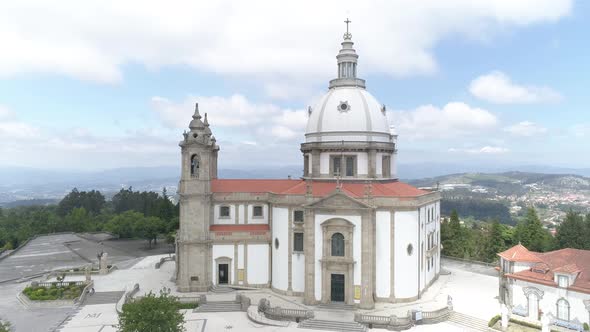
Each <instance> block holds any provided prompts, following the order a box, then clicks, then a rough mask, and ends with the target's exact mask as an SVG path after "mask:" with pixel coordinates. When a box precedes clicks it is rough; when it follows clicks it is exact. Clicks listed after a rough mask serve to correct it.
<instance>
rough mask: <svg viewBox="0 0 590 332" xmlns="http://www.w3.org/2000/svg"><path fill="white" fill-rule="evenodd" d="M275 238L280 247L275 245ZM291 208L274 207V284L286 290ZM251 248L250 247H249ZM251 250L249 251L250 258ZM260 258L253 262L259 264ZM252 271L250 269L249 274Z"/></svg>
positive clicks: (275, 286)
mask: <svg viewBox="0 0 590 332" xmlns="http://www.w3.org/2000/svg"><path fill="white" fill-rule="evenodd" d="M275 239H278V241H279V247H278V248H277V247H276V246H275ZM289 240H290V239H289V209H288V208H283V207H273V208H272V242H271V247H272V286H273V287H274V288H276V289H280V290H284V291H286V290H287V288H288V287H289V251H288V250H289ZM248 249H249V247H248ZM249 257H250V252H249V251H248V258H249ZM258 261H259V258H254V260H253V261H248V262H252V264H258ZM249 273H250V271H249V270H248V275H249Z"/></svg>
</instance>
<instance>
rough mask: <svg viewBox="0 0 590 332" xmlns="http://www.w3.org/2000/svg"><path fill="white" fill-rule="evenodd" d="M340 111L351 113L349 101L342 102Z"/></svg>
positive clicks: (339, 107)
mask: <svg viewBox="0 0 590 332" xmlns="http://www.w3.org/2000/svg"><path fill="white" fill-rule="evenodd" d="M338 110H339V111H340V112H348V111H350V105H348V101H341V102H340V104H339V105H338Z"/></svg>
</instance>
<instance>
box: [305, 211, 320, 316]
mask: <svg viewBox="0 0 590 332" xmlns="http://www.w3.org/2000/svg"><path fill="white" fill-rule="evenodd" d="M304 228H305V238H304V242H305V248H303V250H304V254H305V291H304V294H303V303H304V304H307V305H311V304H315V303H316V302H317V301H316V299H315V214H314V212H313V210H312V209H305V218H304Z"/></svg>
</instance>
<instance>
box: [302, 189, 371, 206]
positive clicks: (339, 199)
mask: <svg viewBox="0 0 590 332" xmlns="http://www.w3.org/2000/svg"><path fill="white" fill-rule="evenodd" d="M307 206H308V207H311V208H325V209H369V208H371V206H370V205H367V204H365V203H363V202H361V201H359V200H357V199H355V198H353V197H350V196H348V195H347V194H346V193H344V192H342V191H340V190H335V191H334V192H333V193H331V194H330V195H328V196H326V197H324V198H322V199H320V200H319V201H317V202H314V203H311V204H308V205H307Z"/></svg>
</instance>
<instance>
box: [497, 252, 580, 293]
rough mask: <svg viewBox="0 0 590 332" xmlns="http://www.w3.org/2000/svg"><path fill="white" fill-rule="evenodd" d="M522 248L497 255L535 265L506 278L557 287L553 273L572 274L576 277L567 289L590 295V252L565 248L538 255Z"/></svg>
mask: <svg viewBox="0 0 590 332" xmlns="http://www.w3.org/2000/svg"><path fill="white" fill-rule="evenodd" d="M516 247H519V248H516ZM522 248H524V246H522V245H520V244H519V245H517V246H514V247H512V248H510V249H508V250H506V251H504V252H502V253H500V254H498V255H499V256H500V257H502V258H504V259H506V260H510V259H508V258H506V257H510V254H513V255H516V256H518V257H519V260H512V261H517V262H531V263H537V264H535V265H533V266H532V267H531V268H530V269H527V270H524V271H520V272H516V273H511V274H507V275H506V277H508V278H513V279H520V280H525V281H529V282H535V283H539V284H544V285H548V286H554V287H557V284H556V283H555V281H554V276H555V273H562V274H574V275H576V278H575V281H574V283H573V284H572V285H570V286H569V287H568V289H570V290H574V291H578V292H583V293H588V294H590V250H580V249H572V248H566V249H561V250H555V251H549V252H545V253H538V252H533V251H528V250H526V248H524V250H526V252H525V251H524V250H523V249H522ZM505 256H506V257H505ZM524 256H528V257H531V258H532V260H529V261H527V260H524V259H523V257H524ZM537 267H538V268H537Z"/></svg>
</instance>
